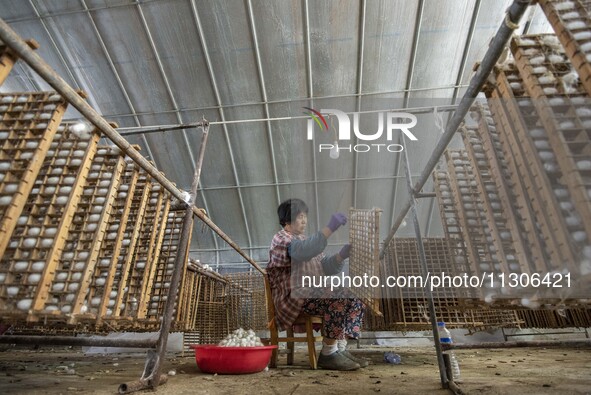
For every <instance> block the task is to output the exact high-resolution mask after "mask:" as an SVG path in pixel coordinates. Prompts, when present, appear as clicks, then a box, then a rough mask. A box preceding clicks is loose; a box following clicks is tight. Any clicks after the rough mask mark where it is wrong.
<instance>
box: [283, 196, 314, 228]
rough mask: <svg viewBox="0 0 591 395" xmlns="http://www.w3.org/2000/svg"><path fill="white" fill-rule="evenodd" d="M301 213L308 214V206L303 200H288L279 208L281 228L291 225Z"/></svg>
mask: <svg viewBox="0 0 591 395" xmlns="http://www.w3.org/2000/svg"><path fill="white" fill-rule="evenodd" d="M300 213H306V214H308V206H307V205H306V202H304V201H303V200H301V199H287V200H286V201H284V202H283V203H281V204H280V205H279V207H277V216H278V217H279V223H280V224H281V226H285V225H287V224H290V223H291V220H292V218H293V219H295V218H296V217H297V216H298V215H300Z"/></svg>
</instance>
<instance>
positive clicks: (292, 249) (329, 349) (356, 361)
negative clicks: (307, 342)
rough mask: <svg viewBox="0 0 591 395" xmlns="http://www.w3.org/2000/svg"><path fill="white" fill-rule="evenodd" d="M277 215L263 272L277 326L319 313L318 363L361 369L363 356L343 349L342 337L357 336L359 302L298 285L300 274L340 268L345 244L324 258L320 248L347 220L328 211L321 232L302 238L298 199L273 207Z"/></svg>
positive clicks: (303, 208) (304, 209) (303, 219)
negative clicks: (276, 228) (321, 335)
mask: <svg viewBox="0 0 591 395" xmlns="http://www.w3.org/2000/svg"><path fill="white" fill-rule="evenodd" d="M277 215H278V217H279V224H280V225H281V226H282V228H283V229H282V230H280V231H279V232H277V234H275V236H274V237H273V241H272V242H271V249H270V251H269V263H268V264H267V275H268V277H269V283H270V285H271V293H272V296H273V302H274V304H275V310H276V319H277V324H278V326H279V327H280V328H282V329H285V328H287V327H289V326H290V325H293V322H294V321H295V319H296V318H297V317H298V316H299V315H300V313H302V312H304V313H306V314H309V315H323V316H324V328H323V329H324V339H323V340H322V351H321V352H320V356H319V357H318V366H320V367H322V368H324V369H331V370H356V369H359V368H360V367H366V366H367V365H368V362H367V361H366V360H363V359H360V358H356V357H354V356H353V355H351V353H349V352H348V351H347V350H346V347H347V338H353V339H357V338H358V337H359V335H360V328H361V322H362V318H363V309H364V305H363V303H362V302H361V301H360V300H359V299H355V298H350V297H347V296H346V295H344V293H339V292H332V293H330V292H328V293H327V291H326V290H322V289H304V288H302V287H301V278H302V275H316V276H318V275H321V276H322V275H333V274H337V273H340V272H341V271H342V270H343V265H344V260H345V259H347V258H348V257H349V253H350V250H351V245H350V244H346V245H345V246H343V248H341V250H340V251H339V253H338V254H335V255H333V256H330V257H325V256H324V253H323V251H324V249H325V248H326V245H327V240H328V238H329V237H330V235H332V234H333V233H334V232H335V231H336V230H337V229H338V228H340V227H341V226H343V225H345V224H346V223H347V217H346V216H345V214H342V213H335V214H333V215H332V216H331V218H330V221H329V222H328V224H327V225H326V226H325V227H324V228H322V230H320V231H318V232H316V233H315V234H314V235H312V236H311V237H309V238H307V237H306V236H305V231H306V226H307V224H308V206H307V205H306V203H305V202H304V201H302V200H300V199H289V200H286V201H285V202H283V203H281V204H280V205H279V207H278V208H277Z"/></svg>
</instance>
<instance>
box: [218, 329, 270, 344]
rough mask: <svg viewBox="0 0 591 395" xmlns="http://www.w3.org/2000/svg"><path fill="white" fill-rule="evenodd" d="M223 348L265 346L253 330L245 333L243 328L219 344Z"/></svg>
mask: <svg viewBox="0 0 591 395" xmlns="http://www.w3.org/2000/svg"><path fill="white" fill-rule="evenodd" d="M218 346H222V347H259V346H263V343H262V342H261V339H260V338H259V337H257V335H256V334H255V333H254V331H253V330H252V329H249V330H247V331H245V330H244V329H242V328H239V329H236V330H235V331H234V332H232V333H230V334H229V335H228V336H226V338H225V339H224V340H222V341H221V342H219V344H218Z"/></svg>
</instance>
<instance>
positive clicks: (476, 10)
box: [451, 0, 482, 104]
mask: <svg viewBox="0 0 591 395" xmlns="http://www.w3.org/2000/svg"><path fill="white" fill-rule="evenodd" d="M481 4H482V1H481V0H476V4H474V10H473V11H472V19H471V20H470V28H469V29H468V37H466V43H465V44H464V50H463V51H462V60H461V61H460V69H459V70H458V76H457V78H456V87H457V86H458V84H461V83H462V77H463V76H464V71H465V70H466V62H467V61H468V54H469V53H470V48H471V47H472V39H473V38H474V31H475V30H476V21H477V20H478V14H479V13H480V5H481ZM458 93H459V88H454V92H453V96H452V99H451V102H452V104H455V103H456V99H457V97H458Z"/></svg>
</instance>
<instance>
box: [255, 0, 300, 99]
mask: <svg viewBox="0 0 591 395" xmlns="http://www.w3.org/2000/svg"><path fill="white" fill-rule="evenodd" d="M252 6H253V14H254V21H255V27H256V33H257V37H258V45H259V50H260V56H261V63H262V72H263V76H264V79H265V85H266V90H267V98H268V100H271V101H273V100H285V99H299V98H305V97H306V96H307V95H308V88H307V85H306V84H307V78H306V52H305V45H304V38H303V37H304V36H303V29H304V22H303V19H302V12H303V5H302V3H301V1H291V0H281V1H276V0H263V1H256V2H252Z"/></svg>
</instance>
